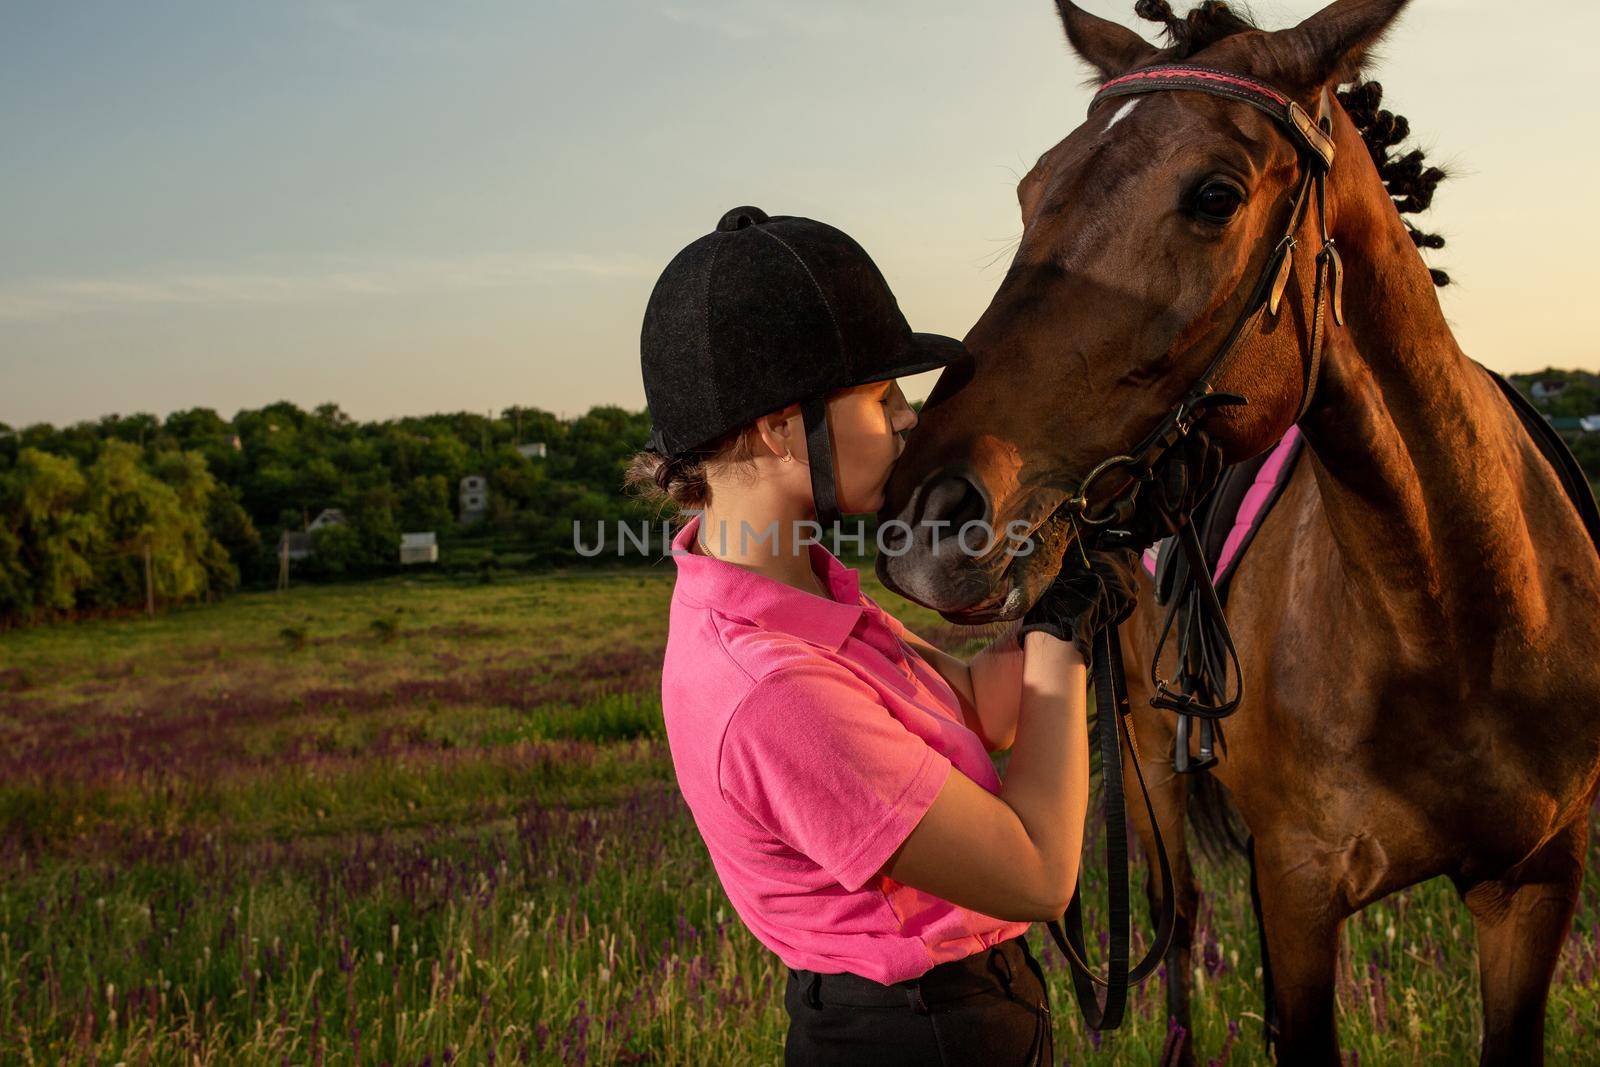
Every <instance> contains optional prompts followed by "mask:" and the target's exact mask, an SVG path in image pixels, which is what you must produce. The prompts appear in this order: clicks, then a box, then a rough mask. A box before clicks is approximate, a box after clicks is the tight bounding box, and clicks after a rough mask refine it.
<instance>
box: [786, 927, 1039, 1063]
mask: <svg viewBox="0 0 1600 1067" xmlns="http://www.w3.org/2000/svg"><path fill="white" fill-rule="evenodd" d="M783 1006H784V1007H785V1008H786V1009H787V1010H788V1012H789V1035H788V1039H787V1041H786V1043H785V1044H784V1056H783V1062H784V1064H785V1065H786V1067H809V1065H812V1064H839V1065H843V1067H849V1065H851V1064H860V1065H861V1067H896V1065H898V1064H906V1065H908V1067H909V1065H912V1064H916V1065H919V1067H920V1065H923V1064H934V1065H940V1064H944V1065H951V1067H955V1065H962V1064H969V1063H974V1064H982V1065H983V1067H1024V1065H1033V1064H1053V1063H1054V1060H1055V1040H1054V1035H1053V1033H1052V1031H1051V1028H1050V998H1049V995H1048V994H1047V993H1046V992H1045V984H1044V971H1043V970H1041V969H1040V967H1039V962H1038V961H1037V960H1035V959H1034V958H1033V953H1032V952H1030V951H1029V950H1028V943H1027V941H1026V940H1024V939H1023V938H1021V937H1014V938H1011V939H1010V940H1009V941H1002V942H1000V943H999V944H997V945H995V946H993V947H992V948H988V949H985V950H983V951H982V952H978V953H975V954H973V955H971V956H968V957H967V958H965V959H960V960H950V961H949V962H946V963H941V964H939V965H938V966H936V967H933V968H932V969H930V970H929V971H927V972H926V973H925V974H923V975H921V976H920V977H917V978H908V979H906V980H905V981H903V982H895V983H893V984H892V985H884V984H883V983H881V982H875V981H873V980H872V979H870V978H862V977H861V976H860V975H855V974H819V973H817V972H816V971H803V970H796V969H794V968H792V967H791V968H790V969H789V983H788V985H787V987H786V988H785V989H784V993H783Z"/></svg>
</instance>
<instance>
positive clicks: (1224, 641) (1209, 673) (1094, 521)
mask: <svg viewBox="0 0 1600 1067" xmlns="http://www.w3.org/2000/svg"><path fill="white" fill-rule="evenodd" d="M1175 90H1181V91H1191V92H1201V93H1209V94H1210V95H1212V96H1220V97H1225V98H1227V99H1229V100H1236V101H1239V102H1241V103H1245V104H1248V105H1250V106H1251V107H1254V108H1255V109H1257V110H1258V111H1261V112H1262V113H1264V114H1266V115H1267V116H1269V117H1270V118H1271V119H1273V121H1274V122H1275V123H1276V124H1277V125H1278V126H1279V128H1281V129H1282V130H1284V131H1285V133H1286V134H1287V135H1288V137H1289V140H1290V142H1291V143H1292V144H1293V145H1294V147H1295V150H1296V152H1297V154H1298V156H1299V160H1300V180H1299V183H1298V185H1297V186H1296V189H1295V194H1294V199H1293V201H1292V203H1291V206H1290V211H1289V220H1288V222H1287V224H1286V225H1285V226H1284V229H1283V231H1282V236H1281V237H1279V238H1278V240H1277V242H1276V243H1275V244H1274V246H1273V249H1272V252H1271V254H1270V255H1269V256H1268V257H1267V261H1266V264H1265V265H1264V266H1263V267H1262V270H1261V273H1260V274H1259V275H1258V276H1257V278H1256V280H1255V283H1254V285H1253V287H1252V288H1251V290H1250V296H1249V298H1248V300H1247V302H1246V303H1245V306H1244V309H1243V310H1242V311H1241V312H1240V314H1239V317H1238V319H1237V320H1235V322H1234V324H1233V327H1232V328H1231V329H1230V330H1229V331H1228V334H1227V336H1226V337H1225V338H1224V340H1223V342H1222V344H1221V346H1220V347H1219V348H1218V350H1217V353H1216V355H1214V356H1213V357H1212V359H1211V362H1210V364H1209V365H1208V366H1207V367H1206V369H1205V370H1204V371H1203V372H1202V373H1201V374H1200V376H1199V378H1197V379H1196V380H1195V382H1194V384H1193V385H1191V386H1190V388H1189V389H1188V391H1187V392H1186V393H1184V395H1183V397H1182V398H1181V399H1180V400H1179V401H1178V402H1177V403H1176V404H1174V405H1173V406H1172V408H1171V409H1170V410H1169V411H1168V412H1167V414H1166V415H1165V416H1164V417H1163V418H1162V419H1161V421H1160V422H1158V423H1157V424H1156V426H1155V428H1154V429H1152V430H1151V431H1150V432H1149V433H1148V434H1147V435H1145V437H1144V438H1143V439H1142V440H1141V441H1140V442H1139V443H1138V444H1136V445H1135V446H1134V447H1133V448H1132V449H1130V450H1129V451H1128V452H1126V453H1123V454H1120V455H1116V456H1112V457H1110V458H1108V459H1106V460H1104V461H1103V462H1101V463H1099V464H1097V465H1096V466H1095V467H1094V468H1093V469H1092V470H1091V471H1090V472H1089V474H1088V476H1087V477H1085V478H1084V479H1083V481H1082V483H1080V484H1079V486H1078V489H1077V491H1076V492H1075V493H1073V494H1071V495H1070V496H1069V497H1068V499H1067V501H1066V502H1065V503H1064V504H1062V505H1061V508H1060V509H1058V513H1064V515H1065V517H1066V518H1067V520H1068V521H1070V522H1071V523H1072V524H1073V527H1074V529H1075V530H1076V531H1077V532H1078V533H1079V534H1080V536H1078V537H1077V538H1075V539H1074V543H1075V544H1077V545H1079V546H1080V548H1079V550H1080V551H1082V544H1083V540H1084V538H1083V537H1082V536H1081V535H1082V534H1083V532H1084V531H1083V529H1082V527H1085V526H1087V527H1091V528H1098V533H1099V539H1098V540H1097V544H1099V545H1109V544H1113V543H1116V541H1117V539H1118V535H1123V534H1124V533H1125V531H1124V530H1122V529H1119V528H1120V527H1127V526H1129V525H1131V524H1132V523H1133V521H1134V517H1135V512H1136V511H1137V510H1138V509H1139V508H1140V506H1141V504H1143V506H1145V507H1147V508H1149V509H1151V510H1153V511H1154V513H1155V515H1156V516H1157V517H1158V518H1159V519H1160V520H1161V522H1162V524H1163V525H1164V526H1165V527H1166V529H1167V531H1168V533H1169V534H1170V535H1171V536H1173V537H1175V538H1176V539H1177V544H1178V545H1179V547H1180V548H1181V549H1182V551H1183V557H1184V561H1185V563H1186V564H1187V568H1186V574H1185V577H1184V579H1183V582H1184V585H1185V588H1184V589H1182V590H1181V591H1180V592H1179V593H1177V594H1176V595H1174V596H1173V597H1172V598H1171V602H1170V604H1169V606H1168V609H1167V613H1166V616H1165V619H1164V620H1163V623H1162V627H1161V635H1160V639H1159V640H1158V642H1157V644H1156V649H1155V653H1154V655H1153V656H1152V659H1151V664H1150V680H1151V684H1152V686H1153V687H1154V690H1155V695H1154V696H1152V697H1151V699H1150V703H1151V705H1152V706H1154V707H1157V708H1164V709H1166V710H1169V711H1172V712H1174V713H1175V714H1176V715H1177V716H1178V722H1177V732H1176V736H1175V744H1174V753H1173V760H1174V766H1175V769H1176V770H1178V771H1191V770H1199V769H1203V768H1204V767H1207V766H1209V765H1210V764H1212V763H1215V762H1216V759H1215V756H1214V755H1213V751H1212V750H1213V746H1214V744H1215V742H1216V740H1217V739H1219V738H1220V735H1221V723H1220V721H1219V720H1221V719H1223V718H1226V717H1227V716H1228V715H1231V714H1232V713H1233V711H1234V710H1235V709H1236V708H1237V707H1238V706H1239V701H1240V699H1241V698H1242V697H1243V695H1244V679H1243V674H1242V671H1241V670H1240V666H1239V656H1238V653H1237V651H1235V649H1234V646H1233V637H1232V634H1231V633H1230V632H1229V630H1228V624H1227V619H1226V618H1225V617H1224V615H1223V611H1222V606H1221V603H1220V601H1219V600H1218V598H1217V592H1216V589H1215V588H1214V587H1213V585H1212V582H1211V572H1210V568H1209V567H1208V566H1207V564H1206V560H1205V557H1204V553H1203V551H1202V549H1201V547H1200V541H1199V538H1198V536H1197V535H1196V532H1195V529H1194V524H1193V523H1192V522H1191V521H1190V519H1191V514H1192V512H1193V509H1194V507H1195V505H1196V504H1197V503H1198V502H1199V501H1200V500H1201V499H1203V498H1204V496H1205V495H1206V493H1208V492H1210V490H1211V488H1212V485H1211V484H1203V483H1204V482H1205V481H1206V479H1205V478H1204V477H1202V476H1201V475H1200V474H1199V471H1198V469H1197V468H1196V466H1195V464H1194V457H1195V456H1197V455H1204V454H1205V453H1206V452H1207V451H1219V450H1218V449H1217V446H1216V445H1215V443H1214V442H1212V441H1211V440H1210V438H1209V437H1208V435H1207V434H1206V432H1205V430H1204V422H1205V418H1206V416H1207V415H1208V414H1210V412H1211V411H1212V410H1214V409H1216V408H1219V407H1225V406H1235V405H1242V404H1246V403H1248V401H1247V399H1246V398H1245V397H1243V396H1241V395H1239V394H1237V393H1223V392H1218V391H1217V390H1216V383H1217V382H1218V381H1219V380H1220V379H1221V378H1222V376H1223V375H1224V373H1225V372H1226V371H1227V370H1228V368H1229V365H1230V364H1231V363H1232V361H1233V358H1234V356H1235V354H1236V353H1237V352H1238V351H1239V349H1240V348H1241V347H1242V346H1243V344H1244V341H1245V339H1246V338H1248V337H1250V336H1252V335H1254V334H1255V332H1256V331H1257V329H1259V328H1260V326H1261V324H1262V323H1263V321H1265V320H1267V319H1270V318H1273V317H1275V316H1276V315H1277V313H1278V308H1279V305H1280V303H1281V302H1282V299H1283V293H1284V290H1285V289H1286V288H1287V286H1288V283H1289V279H1290V278H1291V277H1292V276H1293V274H1294V251H1295V247H1296V241H1295V234H1296V233H1297V232H1298V231H1299V229H1300V226H1301V223H1302V222H1303V221H1304V219H1305V214H1306V211H1307V209H1308V207H1309V204H1310V201H1311V195H1312V193H1313V192H1315V194H1316V199H1317V211H1318V219H1319V226H1320V231H1321V236H1322V247H1321V249H1320V250H1319V251H1318V252H1317V255H1316V281H1315V283H1314V285H1313V289H1312V312H1311V316H1312V317H1311V336H1310V343H1309V346H1308V351H1307V353H1306V355H1305V359H1304V368H1305V369H1304V378H1303V380H1302V382H1301V388H1300V402H1299V406H1298V408H1297V409H1296V411H1295V417H1294V421H1295V422H1299V421H1300V419H1301V417H1302V416H1304V415H1305V413H1306V410H1307V409H1308V408H1309V407H1310V406H1311V399H1312V396H1313V395H1314V393H1315V391H1316V384H1317V375H1318V372H1319V370H1320V368H1321V362H1322V348H1323V344H1324V341H1325V333H1326V317H1327V308H1328V305H1329V303H1330V300H1331V303H1332V307H1333V311H1332V314H1333V321H1334V322H1335V323H1336V324H1338V325H1341V326H1342V325H1343V324H1344V310H1343V306H1342V303H1343V295H1344V294H1343V289H1344V266H1343V263H1342V262H1341V261H1340V259H1339V252H1338V249H1336V248H1335V247H1334V243H1333V237H1332V236H1331V235H1330V234H1329V232H1328V203H1327V188H1326V184H1327V177H1328V172H1329V170H1330V169H1331V168H1332V166H1333V136H1332V129H1333V126H1332V121H1333V120H1332V105H1331V103H1330V100H1329V95H1328V91H1327V89H1325V88H1324V89H1323V90H1322V93H1321V96H1320V98H1319V101H1318V108H1317V112H1318V113H1317V117H1316V119H1315V120H1313V119H1312V118H1311V116H1310V115H1308V114H1307V113H1306V111H1305V109H1303V108H1302V107H1300V105H1299V104H1297V103H1295V102H1294V101H1293V100H1291V99H1290V98H1289V97H1288V96H1287V95H1286V94H1285V93H1283V92H1280V91H1279V90H1277V89H1275V88H1273V87H1272V86H1270V85H1268V84H1266V83H1265V82H1261V81H1257V80H1256V79H1254V78H1250V77H1246V76H1245V75H1242V74H1234V73H1232V72H1229V71H1223V70H1215V69H1212V68H1210V67H1200V66H1191V65H1187V64H1161V65H1158V66H1152V67H1145V68H1143V69H1141V70H1136V71H1133V72H1132V73H1129V74H1124V75H1122V76H1121V77H1117V78H1113V79H1112V80H1110V81H1108V82H1106V83H1105V84H1104V85H1102V86H1101V87H1100V90H1099V92H1097V93H1096V94H1095V97H1094V99H1093V100H1092V101H1090V103H1089V110H1090V112H1091V113H1093V111H1094V109H1095V107H1096V106H1097V105H1099V104H1100V103H1101V102H1103V101H1105V100H1109V99H1112V98H1114V97H1122V96H1132V95H1135V94H1139V93H1155V92H1170V91H1175ZM1213 458H1214V457H1213ZM1219 469H1220V468H1219ZM1209 480H1210V482H1212V483H1214V481H1215V472H1213V473H1212V474H1211V476H1210V479H1209ZM1141 498H1142V499H1141ZM1137 547H1139V548H1143V547H1144V546H1143V545H1139V546H1137ZM1180 608H1182V609H1183V611H1184V616H1185V617H1184V623H1183V625H1182V626H1181V629H1182V631H1183V634H1182V637H1181V638H1180V643H1179V648H1178V661H1179V672H1178V675H1177V677H1176V678H1175V679H1171V680H1169V679H1167V678H1164V677H1163V676H1162V675H1161V669H1160V664H1161V657H1162V652H1163V651H1164V650H1165V648H1166V644H1167V640H1168V638H1169V636H1170V635H1171V633H1172V629H1173V622H1174V619H1175V618H1176V616H1177V613H1178V612H1179V610H1180ZM1224 655H1226V657H1227V659H1226V661H1225V660H1224ZM1093 673H1094V689H1095V703H1096V726H1095V732H1096V735H1097V737H1096V744H1097V745H1098V747H1099V751H1100V769H1101V774H1102V775H1103V781H1102V783H1101V788H1102V792H1103V794H1104V798H1105V814H1106V863H1107V867H1108V874H1107V888H1108V892H1109V896H1110V927H1111V929H1110V940H1109V944H1108V949H1107V959H1108V964H1107V975H1106V976H1105V977H1101V976H1100V975H1098V974H1096V973H1095V972H1094V971H1093V970H1092V969H1091V968H1090V967H1089V965H1088V964H1087V963H1086V962H1085V958H1086V954H1085V951H1084V938H1083V916H1082V896H1083V892H1082V891H1083V882H1082V877H1081V875H1080V878H1079V883H1078V889H1077V891H1076V892H1074V893H1073V896H1072V900H1071V902H1070V903H1069V904H1068V905H1067V910H1066V914H1065V915H1064V916H1063V917H1062V920H1061V921H1052V922H1050V923H1049V924H1048V925H1049V929H1050V934H1051V936H1052V937H1053V938H1054V939H1055V942H1056V945H1057V947H1058V948H1060V949H1061V952H1062V954H1063V955H1064V956H1066V958H1067V962H1068V964H1069V967H1070V969H1071V972H1072V985H1073V992H1074V994H1075V995H1076V996H1077V1000H1078V1005H1079V1007H1080V1008H1081V1009H1082V1011H1083V1015H1084V1019H1085V1021H1086V1022H1087V1023H1088V1025H1089V1026H1090V1027H1091V1028H1093V1029H1095V1030H1112V1029H1115V1028H1116V1027H1117V1026H1118V1025H1120V1023H1121V1021H1122V1016H1123V1012H1124V1009H1125V1008H1126V1006H1127V997H1128V990H1129V988H1130V987H1131V986H1132V985H1133V984H1134V983H1137V982H1140V981H1143V980H1144V979H1145V978H1147V977H1149V976H1150V975H1151V974H1152V973H1154V971H1155V970H1156V968H1157V967H1158V966H1160V964H1161V963H1162V960H1163V958H1164V957H1165V956H1166V952H1167V947H1168V945H1169V943H1170V942H1171V939H1172V929H1173V923H1174V919H1175V902H1174V900H1173V894H1172V870H1171V865H1170V863H1169V861H1168V858H1167V851H1166V846H1165V843H1164V842H1163V841H1162V838H1161V827H1160V823H1159V821H1158V820H1157V818H1156V814H1155V808H1154V805H1153V804H1152V803H1151V800H1150V792H1149V789H1148V788H1147V787H1146V786H1145V782H1144V774H1143V772H1142V771H1141V769H1140V764H1139V753H1138V747H1137V742H1136V740H1135V737H1134V733H1133V730H1132V723H1131V714H1132V713H1131V711H1130V709H1129V706H1128V691H1127V682H1126V679H1125V678H1124V676H1123V668H1122V649H1121V643H1120V641H1119V640H1118V637H1117V630H1116V627H1115V626H1114V625H1113V626H1107V627H1105V628H1104V629H1102V630H1101V631H1100V633H1099V634H1097V635H1096V637H1095V644H1094V671H1093ZM1230 675H1231V677H1232V680H1233V683H1234V684H1233V691H1232V693H1231V694H1230V693H1229V692H1228V686H1227V681H1228V678H1229V676H1230ZM1194 720H1199V722H1200V758H1199V759H1198V760H1194V759H1192V758H1191V757H1190V756H1189V736H1190V731H1191V729H1192V725H1193V721H1194ZM1123 735H1125V736H1126V737H1127V742H1128V748H1129V751H1130V753H1131V754H1132V756H1133V759H1132V761H1131V762H1132V764H1133V771H1134V775H1135V777H1136V779H1137V780H1138V783H1139V789H1140V792H1141V793H1142V794H1143V797H1144V806H1145V812H1146V815H1147V816H1148V818H1149V821H1150V827H1151V834H1152V837H1153V839H1154V841H1155V846H1156V849H1155V851H1156V864H1157V867H1158V869H1159V872H1160V876H1161V885H1162V904H1161V911H1160V914H1159V916H1158V917H1157V922H1156V933H1155V939H1154V943H1153V944H1152V945H1151V947H1150V950H1149V952H1148V953H1147V954H1146V955H1145V957H1144V958H1143V959H1142V960H1140V961H1139V963H1138V964H1137V965H1134V966H1132V967H1131V968H1130V966H1129V959H1128V949H1129V940H1130V924H1129V904H1128V894H1129V877H1128V837H1127V822H1126V810H1125V807H1124V797H1123V791H1122V783H1123V779H1122V751H1121V750H1122V744H1121V738H1122V736H1123ZM1063 925H1065V929H1063ZM1096 986H1101V987H1104V988H1105V991H1106V994H1105V1001H1104V1003H1101V1001H1100V999H1099V996H1098V994H1097V991H1096Z"/></svg>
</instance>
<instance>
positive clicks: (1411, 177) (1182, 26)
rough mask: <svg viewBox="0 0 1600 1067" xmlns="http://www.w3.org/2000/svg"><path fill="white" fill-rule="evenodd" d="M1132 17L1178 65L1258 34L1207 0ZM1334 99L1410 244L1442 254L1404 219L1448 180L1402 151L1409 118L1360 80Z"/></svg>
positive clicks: (1146, 9) (1151, 5)
mask: <svg viewBox="0 0 1600 1067" xmlns="http://www.w3.org/2000/svg"><path fill="white" fill-rule="evenodd" d="M1133 13H1134V14H1135V15H1137V16H1138V17H1139V18H1142V19H1145V20H1147V21H1150V22H1158V23H1160V24H1161V25H1162V27H1163V29H1164V30H1165V33H1166V37H1167V41H1168V44H1169V45H1170V48H1171V50H1172V58H1173V59H1175V60H1181V59H1187V58H1189V57H1190V56H1192V55H1194V54H1195V53H1196V52H1199V51H1201V50H1203V49H1205V48H1208V47H1210V46H1211V45H1213V44H1215V43H1216V42H1218V41H1220V40H1222V39H1223V38H1224V37H1232V36H1233V35H1234V34H1236V33H1243V32H1245V31H1247V30H1255V29H1258V28H1259V27H1257V26H1256V25H1255V23H1253V22H1251V21H1250V20H1249V19H1248V18H1245V17H1244V16H1242V15H1240V14H1239V13H1238V12H1236V11H1234V10H1233V8H1232V7H1230V6H1229V4H1228V3H1227V0H1203V2H1202V3H1200V4H1197V5H1195V6H1194V7H1193V8H1191V9H1190V11H1189V13H1188V14H1186V15H1181V16H1180V15H1177V14H1174V13H1173V10H1172V5H1171V3H1169V2H1168V0H1138V2H1137V3H1135V4H1134V5H1133ZM1335 95H1336V96H1338V98H1339V103H1341V104H1343V105H1344V109H1345V111H1346V112H1348V113H1349V115H1350V120H1351V121H1352V122H1354V123H1355V127H1356V129H1357V130H1358V131H1360V133H1361V139H1362V141H1364V142H1365V143H1366V146H1367V152H1368V153H1369V154H1371V156H1372V162H1373V163H1375V164H1376V165H1377V167H1378V175H1379V177H1381V178H1382V179H1383V187H1384V189H1385V190H1387V191H1388V193H1389V197H1390V199H1392V200H1393V201H1394V206H1395V210H1396V211H1398V212H1400V215H1401V221H1403V222H1404V223H1405V225H1406V231H1407V232H1408V233H1409V234H1410V235H1411V243H1412V244H1414V245H1416V246H1417V247H1418V248H1423V249H1438V248H1443V247H1444V238H1443V237H1441V236H1439V235H1438V234H1436V233H1426V232H1424V231H1423V230H1421V229H1419V228H1418V227H1416V226H1414V225H1412V223H1411V220H1410V219H1408V218H1405V216H1407V215H1416V214H1420V213H1421V212H1424V211H1426V210H1428V207H1429V206H1430V205H1431V204H1432V203H1433V192H1434V190H1435V189H1436V188H1437V187H1438V185H1439V183H1440V182H1441V181H1443V180H1444V179H1445V178H1446V177H1447V176H1448V175H1446V173H1445V171H1444V170H1443V169H1441V168H1440V167H1436V166H1432V165H1430V164H1429V163H1428V161H1427V158H1426V156H1425V155H1424V154H1423V151H1422V149H1420V148H1415V147H1413V148H1411V149H1409V150H1405V149H1403V148H1402V147H1401V144H1400V143H1401V142H1402V141H1404V140H1405V139H1406V137H1408V136H1409V135H1410V133H1411V124H1410V123H1409V122H1407V121H1406V118H1405V116H1404V115H1396V114H1394V113H1393V112H1392V111H1386V110H1384V109H1383V108H1382V107H1380V106H1379V105H1380V104H1381V103H1382V101H1383V86H1382V85H1380V84H1378V83H1377V82H1375V81H1368V80H1366V79H1361V80H1358V81H1356V82H1354V83H1353V84H1351V85H1349V86H1348V87H1346V88H1343V89H1340V90H1338V91H1337V93H1336V94H1335ZM1428 274H1429V275H1431V276H1432V278H1433V284H1434V285H1449V284H1450V275H1448V274H1446V273H1445V272H1444V271H1442V270H1439V269H1437V268H1434V267H1429V268H1428Z"/></svg>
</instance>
